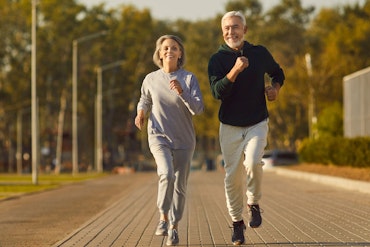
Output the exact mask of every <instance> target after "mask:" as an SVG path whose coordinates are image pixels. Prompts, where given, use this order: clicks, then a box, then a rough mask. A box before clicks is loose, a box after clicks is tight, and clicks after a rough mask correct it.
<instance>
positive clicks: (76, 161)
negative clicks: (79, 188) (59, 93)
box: [72, 31, 108, 174]
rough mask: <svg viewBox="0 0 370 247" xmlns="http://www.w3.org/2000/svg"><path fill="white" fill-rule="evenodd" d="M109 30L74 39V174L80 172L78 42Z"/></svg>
mask: <svg viewBox="0 0 370 247" xmlns="http://www.w3.org/2000/svg"><path fill="white" fill-rule="evenodd" d="M107 33H108V31H100V32H97V33H93V34H91V35H87V36H84V37H81V38H78V39H75V40H73V42H72V46H73V55H72V56H73V57H72V174H77V173H78V140H77V138H78V136H77V135H78V130H77V128H78V127H77V77H78V65H77V62H78V44H79V43H82V42H85V41H88V40H91V39H95V38H98V37H100V36H102V35H106V34H107Z"/></svg>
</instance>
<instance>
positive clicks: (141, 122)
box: [135, 110, 145, 130]
mask: <svg viewBox="0 0 370 247" xmlns="http://www.w3.org/2000/svg"><path fill="white" fill-rule="evenodd" d="M144 115H145V114H144V110H139V111H138V112H137V116H136V117H135V125H136V127H137V128H138V129H139V130H141V128H142V127H143V126H144Z"/></svg>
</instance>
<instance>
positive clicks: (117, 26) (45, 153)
mask: <svg viewBox="0 0 370 247" xmlns="http://www.w3.org/2000/svg"><path fill="white" fill-rule="evenodd" d="M229 10H242V11H243V12H244V13H245V15H246V17H247V22H248V27H249V29H248V33H247V35H246V39H247V40H248V41H250V42H251V43H255V44H262V45H264V46H266V47H267V48H268V49H269V50H270V52H271V53H272V54H273V55H274V57H275V59H276V60H277V61H278V62H279V63H280V65H281V66H282V68H283V69H284V71H285V73H286V78H287V79H286V82H285V86H284V87H283V88H282V90H281V91H280V92H281V93H280V95H279V99H278V101H277V102H274V103H271V104H269V109H270V135H269V144H268V148H284V149H296V147H297V145H299V143H300V142H301V141H302V140H303V139H305V138H307V137H308V135H309V128H310V126H309V123H310V122H311V120H312V119H309V118H312V117H315V120H316V118H317V123H315V124H314V125H313V126H312V128H313V129H315V131H314V133H315V135H320V134H322V132H321V130H322V129H320V126H324V127H325V128H324V132H325V133H335V135H342V130H341V128H343V127H342V125H341V124H338V121H339V123H340V121H342V120H341V119H340V118H341V115H340V114H339V119H338V117H330V116H332V115H335V116H338V112H340V111H341V109H342V78H343V76H345V75H347V74H350V73H353V72H355V71H357V70H359V69H362V68H364V67H367V66H369V65H370V56H369V55H370V54H369V53H370V42H369V39H370V22H369V21H368V20H369V17H370V1H369V0H366V1H365V3H364V4H363V5H360V4H359V3H354V4H351V5H344V6H337V7H333V8H327V9H321V10H320V11H318V10H315V8H314V7H313V6H310V7H303V6H302V3H301V1H300V0H281V1H280V3H279V4H277V5H275V6H273V7H272V8H270V9H268V10H264V9H263V8H262V4H261V2H260V1H258V0H230V1H229V2H228V3H227V4H226V5H225V11H229ZM37 12H38V17H37V20H38V21H37V95H38V116H39V122H38V128H39V133H40V140H39V142H40V153H41V162H42V165H44V166H47V165H50V164H52V162H53V159H54V158H55V152H56V143H57V136H58V135H57V134H58V131H57V130H58V125H59V126H60V125H61V124H63V125H62V126H63V128H62V129H63V132H62V134H63V135H62V140H63V145H62V146H63V154H64V156H63V162H65V163H68V162H71V159H70V153H71V139H72V134H71V133H72V130H71V129H72V126H71V125H72V105H71V101H72V91H71V88H72V85H71V81H72V42H73V40H76V39H78V38H81V37H84V36H87V35H90V34H93V33H96V32H100V31H103V30H108V31H109V33H108V35H105V36H102V37H99V38H96V39H94V40H89V41H86V42H83V43H81V44H79V47H78V133H79V136H78V143H79V159H80V160H79V163H80V164H81V166H86V167H88V166H91V165H92V164H94V142H95V139H94V138H95V134H94V133H95V130H94V128H95V97H96V91H97V85H96V84H97V83H96V82H97V73H96V68H97V67H98V66H104V65H105V64H109V63H112V62H115V61H118V60H124V63H123V64H122V66H118V67H116V68H113V69H110V70H107V71H105V72H104V73H103V143H104V153H105V154H106V155H105V161H106V162H105V164H106V165H109V164H111V165H122V164H123V162H124V161H125V160H129V159H130V157H129V156H130V155H133V154H135V153H140V152H144V153H146V152H147V147H146V143H145V140H146V137H145V133H141V132H138V131H137V130H136V128H135V127H134V124H133V119H134V117H135V115H136V103H137V101H138V97H139V92H140V87H141V82H142V79H143V78H144V76H145V75H146V74H147V73H149V72H151V71H153V70H155V69H157V68H156V67H155V66H154V64H153V62H152V54H153V52H154V49H155V41H156V39H157V38H158V37H159V36H161V35H163V34H168V33H171V34H176V35H178V36H180V37H181V38H182V39H183V41H184V44H185V47H186V52H187V57H188V61H187V64H186V69H187V70H190V71H192V72H194V73H195V74H196V76H197V78H198V80H199V82H200V86H201V90H202V93H203V97H204V101H205V106H206V108H205V113H204V114H203V115H201V116H197V117H195V119H194V121H195V126H196V130H197V137H198V149H199V150H206V151H211V155H213V154H214V153H217V152H218V139H217V138H218V126H219V122H218V118H217V114H218V106H219V102H218V101H217V100H215V99H213V98H212V96H211V93H210V90H209V83H208V77H207V65H208V59H209V57H210V56H211V54H212V53H214V52H215V51H216V50H217V49H218V47H219V45H220V44H221V43H223V39H222V33H221V28H220V19H221V16H222V13H219V14H217V15H215V16H214V17H213V18H209V19H203V20H199V21H188V20H182V19H178V20H161V19H154V18H153V17H152V16H151V13H150V10H149V9H137V8H136V7H135V6H133V5H122V6H121V7H120V8H117V9H107V8H106V7H105V6H104V4H100V5H96V6H93V7H91V8H88V7H86V6H84V5H82V4H80V3H78V2H77V1H76V0H64V1H58V0H39V1H38V5H37ZM0 16H1V18H0V37H1V39H0V169H1V171H4V170H5V171H14V169H15V163H16V160H19V159H21V160H22V161H23V169H27V166H29V167H30V164H29V163H27V162H29V160H30V159H29V157H28V156H27V155H26V154H27V153H28V154H30V151H31V133H30V126H31V123H30V118H31V117H30V116H31V111H30V102H31V93H30V90H31V83H30V81H31V79H30V78H31V1H30V0H0ZM306 54H310V57H311V64H310V65H312V69H311V70H309V69H308V67H307V65H308V64H307V61H306V60H305V56H306ZM266 83H268V78H266ZM63 102H65V103H66V105H65V107H63ZM310 107H311V110H312V112H311V114H313V115H311V116H310V117H309V111H310ZM61 115H62V116H64V117H63V118H62V122H61V121H58V119H59V120H60V116H61ZM331 121H333V122H331ZM20 132H21V133H22V135H20V134H19V133H20ZM144 132H145V131H144ZM20 136H21V138H20ZM20 143H21V145H20ZM19 145H20V146H19ZM17 146H18V149H17ZM19 147H21V150H22V152H21V153H20V154H19V153H17V151H16V150H19ZM206 153H207V152H206Z"/></svg>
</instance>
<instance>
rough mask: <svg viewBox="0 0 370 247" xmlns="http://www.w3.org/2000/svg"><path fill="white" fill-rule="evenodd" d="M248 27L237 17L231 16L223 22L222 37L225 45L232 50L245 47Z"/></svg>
mask: <svg viewBox="0 0 370 247" xmlns="http://www.w3.org/2000/svg"><path fill="white" fill-rule="evenodd" d="M246 33H247V27H246V26H244V25H243V22H242V20H241V19H240V18H239V17H237V16H231V17H228V18H226V19H224V20H223V22H222V35H223V37H224V41H225V43H226V44H227V45H228V46H229V47H230V48H232V49H240V48H241V47H242V46H243V42H244V35H245V34H246Z"/></svg>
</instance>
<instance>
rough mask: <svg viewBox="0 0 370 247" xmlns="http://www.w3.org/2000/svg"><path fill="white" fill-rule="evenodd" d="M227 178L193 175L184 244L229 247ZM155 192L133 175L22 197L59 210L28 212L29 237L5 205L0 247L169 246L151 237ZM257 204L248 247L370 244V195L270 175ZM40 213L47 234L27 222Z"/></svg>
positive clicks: (150, 180)
mask: <svg viewBox="0 0 370 247" xmlns="http://www.w3.org/2000/svg"><path fill="white" fill-rule="evenodd" d="M223 176H224V174H223V172H221V171H214V172H205V171H193V172H192V173H191V175H190V179H189V188H188V199H187V204H186V210H185V215H184V218H183V220H182V221H181V222H180V224H179V237H180V244H179V246H194V247H195V246H197V247H198V246H206V247H208V246H232V243H231V230H230V228H229V226H230V218H229V216H228V213H227V210H226V205H225V196H224V190H223ZM71 188H72V189H71ZM78 191H80V192H78ZM112 191H114V192H115V193H112ZM156 191H157V176H156V174H155V173H136V174H131V175H115V176H109V177H108V178H104V179H101V180H98V181H90V182H86V183H84V184H81V185H76V186H75V185H72V186H66V188H62V189H59V190H55V191H51V192H45V193H40V194H37V195H32V196H27V197H25V198H20V199H19V203H24V202H28V203H29V204H30V203H31V201H32V200H34V199H33V198H35V197H36V199H38V200H39V202H41V203H43V204H51V205H52V204H53V203H51V202H50V200H51V198H54V201H57V202H58V205H60V206H59V207H56V208H55V210H54V213H53V214H54V215H55V216H53V214H52V213H50V211H49V210H48V209H47V208H48V207H46V206H44V207H42V208H43V209H42V210H37V209H35V207H36V205H37V204H30V205H29V213H23V214H22V215H23V221H24V222H23V225H22V226H23V227H28V228H27V229H28V232H27V231H24V230H21V229H20V228H16V227H17V226H19V225H18V224H19V223H20V222H19V221H21V220H20V219H19V218H18V222H12V219H11V217H10V216H9V214H11V213H13V212H18V213H19V211H14V209H15V208H18V207H19V208H20V207H21V206H19V205H18V207H17V206H16V205H13V204H14V201H13V202H12V201H9V202H7V201H5V202H0V246H2V247H7V246H38V247H40V246H55V247H56V246H58V247H59V246H68V247H69V246H94V247H96V246H102V247H106V246H127V247H134V246H145V247H150V246H155V247H158V246H165V242H166V237H159V236H155V235H154V231H155V227H156V225H157V221H158V212H157V209H156V206H155V205H156ZM63 194H66V195H65V196H62V195H63ZM68 194H69V195H68ZM70 197H72V198H74V200H75V203H73V202H71V200H70V199H69V198H70ZM47 198H49V201H47ZM83 198H84V199H83ZM24 199H27V201H24ZM40 200H41V201H40ZM67 203H69V206H65V205H66V204H67ZM62 205H64V207H63V206H62ZM260 205H261V207H262V208H263V210H264V213H263V214H262V216H263V223H262V226H261V227H260V228H257V229H251V228H248V229H247V231H246V234H245V235H246V245H245V246H273V247H275V246H370V193H363V192H356V191H353V190H343V189H342V188H339V187H336V186H330V185H323V184H322V183H318V182H313V181H309V180H307V179H302V178H295V177H294V176H291V174H290V175H289V176H285V175H284V173H283V172H279V173H277V172H274V171H267V172H265V175H264V180H263V198H262V200H261V203H260ZM10 206H12V207H13V210H11V209H9V207H10ZM54 206H55V205H54ZM63 208H64V210H63ZM81 208H82V209H85V210H90V211H91V212H90V213H86V212H84V210H81ZM91 208H94V210H92V209H91ZM17 210H19V209H17ZM34 210H36V212H37V215H35V213H32V212H34ZM73 210H75V211H76V212H74V213H73ZM4 211H5V212H6V213H5V214H4V213H3V212H4ZM40 211H41V212H44V214H46V215H47V216H45V217H41V218H42V219H43V220H47V219H48V218H49V224H48V225H47V224H45V222H43V223H44V227H43V228H42V227H40V229H43V231H44V235H37V234H36V233H35V232H34V231H33V230H32V224H33V223H32V221H37V219H32V220H31V219H30V217H31V216H32V215H35V217H40V215H41V214H42V213H41V212H40ZM71 211H72V212H71ZM94 212H95V214H94ZM49 214H50V215H49ZM63 215H64V217H63ZM14 217H15V216H14ZM245 218H246V219H247V215H246V212H245ZM58 219H59V221H60V222H59V225H58V223H57V222H55V221H58ZM13 220H14V221H15V220H16V218H14V219H13ZM4 221H5V222H4ZM29 221H30V222H29ZM46 222H47V221H46ZM13 223H14V224H13ZM21 223H22V222H21ZM40 223H42V222H39V225H40ZM78 223H79V224H78ZM77 224H78V226H76V225H77ZM35 225H36V224H35ZM12 226H13V227H14V228H12V229H11V230H9V227H12ZM5 227H6V228H5ZM5 229H8V230H5ZM40 229H39V234H42V233H40ZM3 230H5V233H4V232H3ZM50 232H51V233H52V234H51V233H50ZM12 234H13V235H15V236H17V237H13V236H12ZM6 236H7V237H6Z"/></svg>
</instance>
